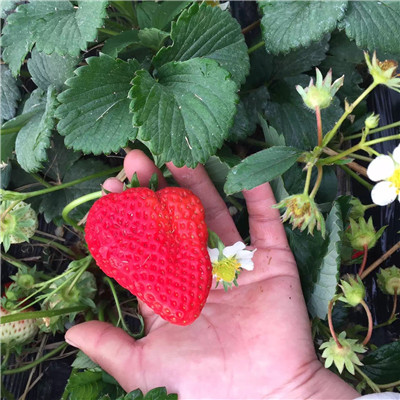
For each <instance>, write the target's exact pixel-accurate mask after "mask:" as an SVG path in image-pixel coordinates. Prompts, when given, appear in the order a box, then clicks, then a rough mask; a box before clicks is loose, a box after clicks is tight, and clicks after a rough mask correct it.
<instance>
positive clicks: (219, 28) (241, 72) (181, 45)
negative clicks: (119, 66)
mask: <svg viewBox="0 0 400 400" xmlns="http://www.w3.org/2000/svg"><path fill="white" fill-rule="evenodd" d="M171 39H172V40H173V44H172V46H169V47H166V48H162V49H161V50H160V51H159V52H158V53H157V55H156V56H155V57H154V60H153V62H154V65H155V66H156V68H159V67H160V66H161V65H163V64H165V63H167V62H169V61H186V60H189V59H191V58H197V57H207V58H211V59H213V60H215V61H217V62H218V63H219V65H220V66H221V67H222V68H225V69H226V70H227V71H229V72H230V73H231V76H232V79H233V80H234V81H235V82H236V84H237V85H239V86H240V84H241V83H243V82H244V80H245V77H246V75H247V74H248V72H249V66H250V65H249V57H248V54H247V46H246V44H245V41H244V37H243V35H242V33H241V28H240V25H239V23H238V22H237V21H236V20H235V19H234V18H233V17H232V16H231V15H230V14H229V13H228V12H225V11H222V10H221V9H220V8H219V7H210V6H208V5H207V4H206V3H202V4H201V5H199V4H198V3H194V4H193V5H192V6H191V7H190V8H189V9H188V10H185V11H183V12H182V14H181V15H180V16H179V18H178V20H177V22H176V23H173V24H172V29H171Z"/></svg>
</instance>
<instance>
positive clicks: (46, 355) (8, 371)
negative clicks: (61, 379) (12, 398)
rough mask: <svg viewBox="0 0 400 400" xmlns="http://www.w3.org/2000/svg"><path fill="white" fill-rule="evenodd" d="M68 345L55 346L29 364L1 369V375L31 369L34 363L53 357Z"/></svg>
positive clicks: (37, 363)
mask: <svg viewBox="0 0 400 400" xmlns="http://www.w3.org/2000/svg"><path fill="white" fill-rule="evenodd" d="M67 346H68V343H65V342H64V343H63V344H62V345H60V346H58V347H56V348H55V349H53V350H51V351H49V352H48V353H47V354H45V355H44V356H43V357H40V358H38V359H37V360H35V361H33V362H31V363H30V364H26V365H24V366H22V367H20V368H14V369H8V370H5V371H2V373H3V375H11V374H18V373H20V372H24V371H28V370H30V369H32V368H33V367H36V365H39V364H40V363H42V362H43V361H46V360H47V359H49V358H50V357H53V356H54V355H56V354H57V353H59V352H60V351H62V350H64V349H65V348H66V347H67Z"/></svg>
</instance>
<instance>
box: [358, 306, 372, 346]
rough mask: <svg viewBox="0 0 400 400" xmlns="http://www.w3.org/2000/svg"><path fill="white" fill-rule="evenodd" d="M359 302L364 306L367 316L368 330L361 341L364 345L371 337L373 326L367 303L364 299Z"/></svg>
mask: <svg viewBox="0 0 400 400" xmlns="http://www.w3.org/2000/svg"><path fill="white" fill-rule="evenodd" d="M360 304H361V305H362V306H363V307H364V310H365V312H366V313H367V317H368V332H367V335H366V336H365V339H364V341H363V343H362V344H363V345H364V346H365V345H366V344H367V343H368V342H369V340H370V339H371V336H372V330H373V328H374V322H373V320H372V314H371V311H370V310H369V308H368V306H367V303H366V302H365V301H364V300H361V301H360Z"/></svg>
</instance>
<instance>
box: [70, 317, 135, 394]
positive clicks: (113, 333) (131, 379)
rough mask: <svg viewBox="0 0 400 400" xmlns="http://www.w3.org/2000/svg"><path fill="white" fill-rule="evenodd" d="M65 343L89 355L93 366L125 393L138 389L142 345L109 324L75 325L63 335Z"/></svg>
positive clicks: (91, 322) (96, 322)
mask: <svg viewBox="0 0 400 400" xmlns="http://www.w3.org/2000/svg"><path fill="white" fill-rule="evenodd" d="M65 340H66V342H67V343H69V344H70V345H71V346H74V347H77V348H79V349H80V350H82V351H83V352H84V353H85V354H86V355H87V356H89V357H90V358H91V359H92V360H93V361H94V362H95V363H96V364H98V365H100V367H101V368H103V369H104V370H105V371H107V372H108V373H109V374H110V375H112V376H113V377H114V378H115V379H116V380H117V381H118V382H119V383H120V385H121V386H122V387H123V388H124V389H125V390H127V391H128V390H129V389H130V388H132V387H134V386H135V383H137V384H138V386H140V382H141V381H142V378H141V374H140V368H132V366H138V365H140V355H141V351H142V346H141V345H140V344H139V342H135V340H134V339H133V338H131V337H130V336H129V335H128V334H127V333H126V332H124V331H123V330H122V329H120V328H115V327H114V326H112V325H111V324H107V323H105V322H100V321H90V322H85V323H83V324H79V325H75V326H74V327H72V328H70V329H69V330H68V331H67V333H66V334H65Z"/></svg>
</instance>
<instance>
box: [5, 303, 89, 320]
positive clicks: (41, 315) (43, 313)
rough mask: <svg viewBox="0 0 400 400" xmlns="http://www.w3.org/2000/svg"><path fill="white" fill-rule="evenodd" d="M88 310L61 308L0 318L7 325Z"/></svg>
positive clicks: (80, 307) (76, 307)
mask: <svg viewBox="0 0 400 400" xmlns="http://www.w3.org/2000/svg"><path fill="white" fill-rule="evenodd" d="M87 309H88V307H87V306H74V307H65V308H60V309H58V310H44V311H25V312H20V313H16V314H9V315H5V316H3V317H1V318H0V322H1V323H2V324H7V323H8V322H15V321H22V320H24V319H36V318H47V317H49V318H50V317H56V316H57V315H64V314H71V313H74V312H76V313H78V312H82V311H86V310H87Z"/></svg>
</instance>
